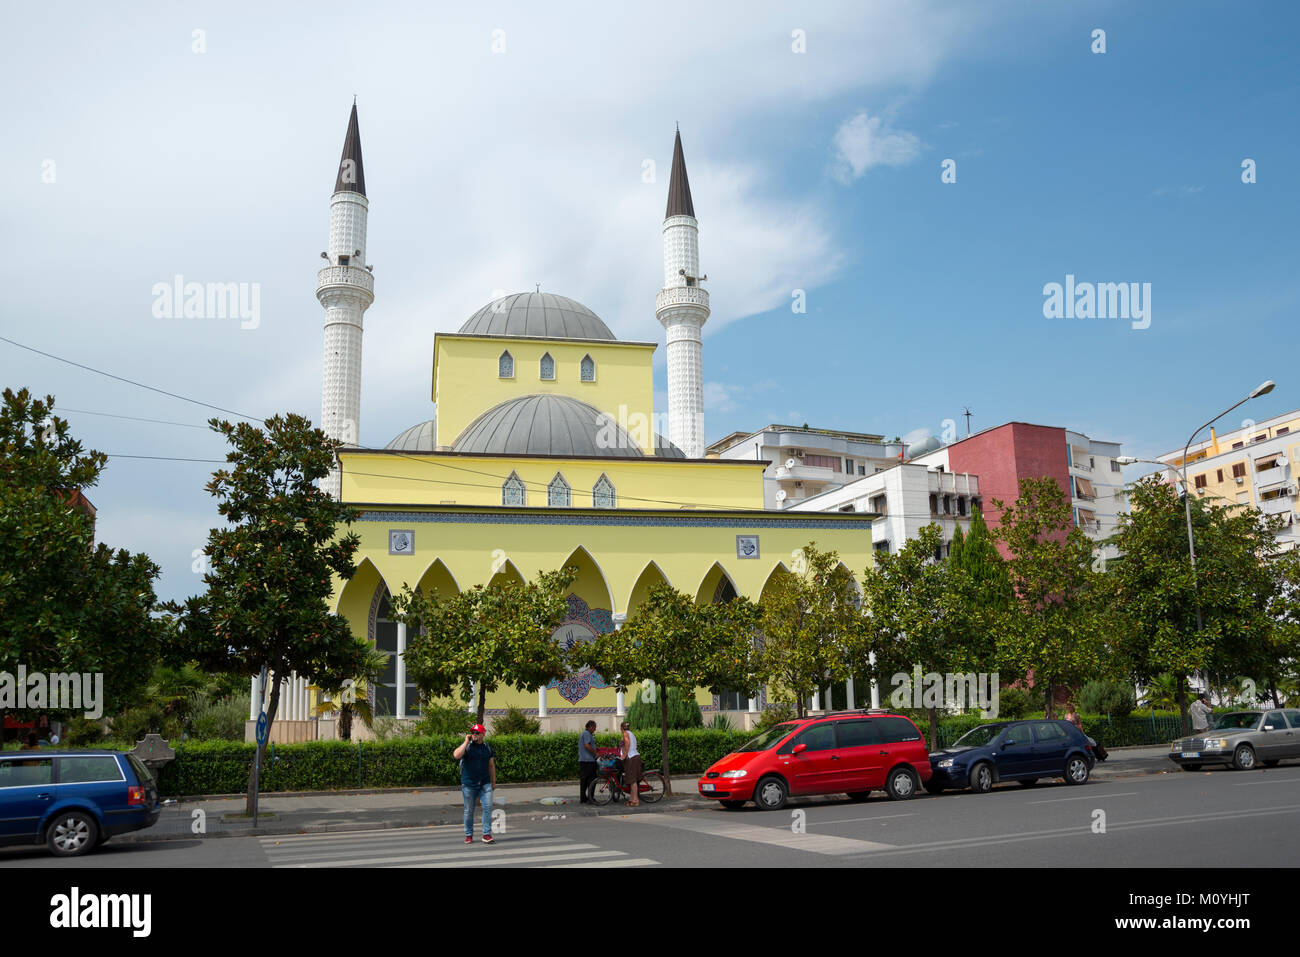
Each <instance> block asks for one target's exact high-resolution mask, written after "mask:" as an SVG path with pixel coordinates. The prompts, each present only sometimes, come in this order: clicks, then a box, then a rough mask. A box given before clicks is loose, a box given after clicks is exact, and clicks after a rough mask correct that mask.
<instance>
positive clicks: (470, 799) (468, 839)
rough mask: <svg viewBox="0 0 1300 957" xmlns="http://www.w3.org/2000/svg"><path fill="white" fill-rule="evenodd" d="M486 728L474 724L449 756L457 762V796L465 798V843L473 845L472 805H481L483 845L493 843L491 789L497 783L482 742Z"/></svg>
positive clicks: (491, 760) (493, 759) (486, 746)
mask: <svg viewBox="0 0 1300 957" xmlns="http://www.w3.org/2000/svg"><path fill="white" fill-rule="evenodd" d="M486 734H487V728H485V727H483V725H481V724H476V725H474V727H472V728H470V729H469V734H467V735H465V740H464V742H462V744H461V746H460V747H458V748H457V749H456V750H455V751H453V752H452V755H451V756H452V757H453V758H455V759H456V760H457V761H459V762H460V792H461V794H463V795H464V797H465V843H466V844H473V843H474V802H475V801H476V800H478V801H481V802H482V803H483V843H484V844H491V843H492V840H493V839H492V789H493V788H494V787H496V783H497V763H496V757H495V756H494V755H493V754H492V746H491V745H490V744H488V743H487V741H485V740H484V736H485V735H486Z"/></svg>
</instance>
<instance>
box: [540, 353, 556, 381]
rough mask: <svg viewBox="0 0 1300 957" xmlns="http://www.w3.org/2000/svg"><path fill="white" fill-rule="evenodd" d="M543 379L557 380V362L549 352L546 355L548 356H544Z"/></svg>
mask: <svg viewBox="0 0 1300 957" xmlns="http://www.w3.org/2000/svg"><path fill="white" fill-rule="evenodd" d="M542 378H543V379H554V378H555V360H554V359H552V358H551V354H550V353H549V352H548V353H546V355H544V356H542Z"/></svg>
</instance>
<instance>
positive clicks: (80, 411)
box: [56, 407, 208, 430]
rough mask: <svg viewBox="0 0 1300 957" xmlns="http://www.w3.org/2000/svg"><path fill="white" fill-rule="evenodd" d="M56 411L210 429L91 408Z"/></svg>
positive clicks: (204, 427) (192, 424)
mask: <svg viewBox="0 0 1300 957" xmlns="http://www.w3.org/2000/svg"><path fill="white" fill-rule="evenodd" d="M56 411H59V412H73V413H76V414H77V415H102V416H107V417H108V418H110V419H130V420H132V421H133V422H153V423H156V424H158V425H180V426H184V427H185V428H187V429H204V430H206V429H208V426H206V425H196V424H195V423H193V422H171V421H168V420H167V419H147V418H143V417H141V416H138V415H121V414H119V413H116V412H92V411H90V410H89V409H69V408H63V407H61V408H59V409H57V410H56Z"/></svg>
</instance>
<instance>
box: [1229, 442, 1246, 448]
mask: <svg viewBox="0 0 1300 957" xmlns="http://www.w3.org/2000/svg"><path fill="white" fill-rule="evenodd" d="M1245 444H1246V443H1245V442H1233V443H1232V447H1233V448H1234V449H1239V448H1241V447H1242V446H1244V445H1245Z"/></svg>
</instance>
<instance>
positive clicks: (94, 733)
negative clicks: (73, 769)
mask: <svg viewBox="0 0 1300 957" xmlns="http://www.w3.org/2000/svg"><path fill="white" fill-rule="evenodd" d="M103 738H104V726H103V724H102V723H101V722H99V721H94V720H92V719H90V718H70V719H69V720H67V721H65V722H64V724H63V735H62V736H61V737H60V738H59V743H60V744H63V745H66V746H67V747H69V748H88V747H93V746H94V745H97V744H99V742H100V741H102V740H103Z"/></svg>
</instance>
